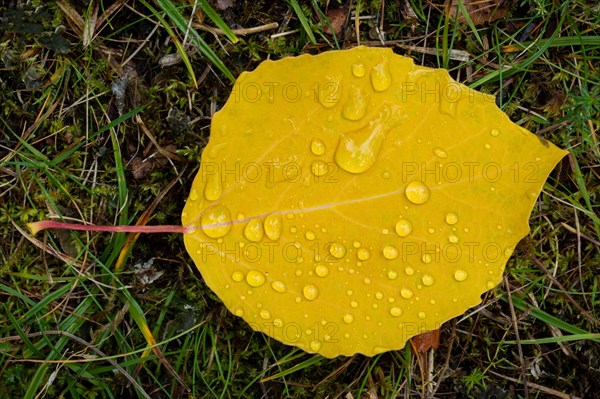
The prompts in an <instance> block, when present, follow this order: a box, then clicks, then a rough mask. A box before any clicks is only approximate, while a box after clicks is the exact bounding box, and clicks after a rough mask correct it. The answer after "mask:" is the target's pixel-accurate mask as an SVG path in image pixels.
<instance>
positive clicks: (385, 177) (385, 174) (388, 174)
mask: <svg viewBox="0 0 600 399" xmlns="http://www.w3.org/2000/svg"><path fill="white" fill-rule="evenodd" d="M381 177H383V178H384V179H389V178H390V172H389V171H387V170H384V171H383V173H382V174H381Z"/></svg>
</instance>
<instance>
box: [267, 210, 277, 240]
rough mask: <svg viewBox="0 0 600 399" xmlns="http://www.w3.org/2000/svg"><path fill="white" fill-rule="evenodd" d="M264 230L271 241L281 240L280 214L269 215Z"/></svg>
mask: <svg viewBox="0 0 600 399" xmlns="http://www.w3.org/2000/svg"><path fill="white" fill-rule="evenodd" d="M264 229H265V233H266V234H267V237H269V239H270V240H273V241H277V240H279V237H281V215H280V214H278V213H272V214H270V215H267V217H266V218H265V226H264Z"/></svg>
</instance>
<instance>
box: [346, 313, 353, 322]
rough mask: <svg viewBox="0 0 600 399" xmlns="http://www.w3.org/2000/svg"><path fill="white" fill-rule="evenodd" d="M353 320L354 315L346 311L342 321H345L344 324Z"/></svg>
mask: <svg viewBox="0 0 600 399" xmlns="http://www.w3.org/2000/svg"><path fill="white" fill-rule="evenodd" d="M353 321H354V316H352V315H351V314H349V313H346V314H345V315H344V323H346V324H350V323H352V322H353Z"/></svg>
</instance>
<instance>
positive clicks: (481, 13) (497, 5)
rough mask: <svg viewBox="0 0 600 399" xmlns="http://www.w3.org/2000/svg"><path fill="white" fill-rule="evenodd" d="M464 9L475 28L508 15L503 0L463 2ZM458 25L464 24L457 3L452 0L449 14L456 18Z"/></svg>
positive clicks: (463, 18)
mask: <svg viewBox="0 0 600 399" xmlns="http://www.w3.org/2000/svg"><path fill="white" fill-rule="evenodd" d="M463 4H464V5H465V9H466V10H467V12H468V13H469V17H470V18H471V20H472V21H473V24H475V25H476V26H478V25H483V24H486V23H490V22H493V21H496V20H498V19H500V18H503V17H505V16H506V14H507V13H508V7H509V6H510V4H508V2H507V1H505V0H463ZM457 13H458V15H459V17H458V20H459V22H460V23H463V24H464V23H466V20H465V17H464V15H463V14H462V13H461V12H460V11H459V10H458V1H457V0H452V4H451V5H450V9H449V14H450V15H451V16H452V17H453V18H456V15H457Z"/></svg>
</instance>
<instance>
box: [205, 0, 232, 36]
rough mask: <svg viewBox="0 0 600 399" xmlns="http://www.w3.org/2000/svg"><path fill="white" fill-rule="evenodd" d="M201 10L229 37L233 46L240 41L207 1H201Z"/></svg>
mask: <svg viewBox="0 0 600 399" xmlns="http://www.w3.org/2000/svg"><path fill="white" fill-rule="evenodd" d="M200 8H202V11H203V12H204V13H205V14H206V15H207V16H208V18H210V20H211V21H213V23H214V24H215V25H217V28H219V29H221V30H222V31H223V33H224V34H225V36H227V38H228V39H229V40H231V42H232V43H233V44H235V43H237V42H239V41H240V39H238V37H237V36H236V35H235V33H233V31H232V30H231V28H230V27H229V26H228V25H227V24H226V23H225V21H223V19H222V18H221V16H220V15H219V14H218V13H217V12H216V11H215V10H214V8H212V7H211V6H210V4H208V2H207V1H206V0H200Z"/></svg>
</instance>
